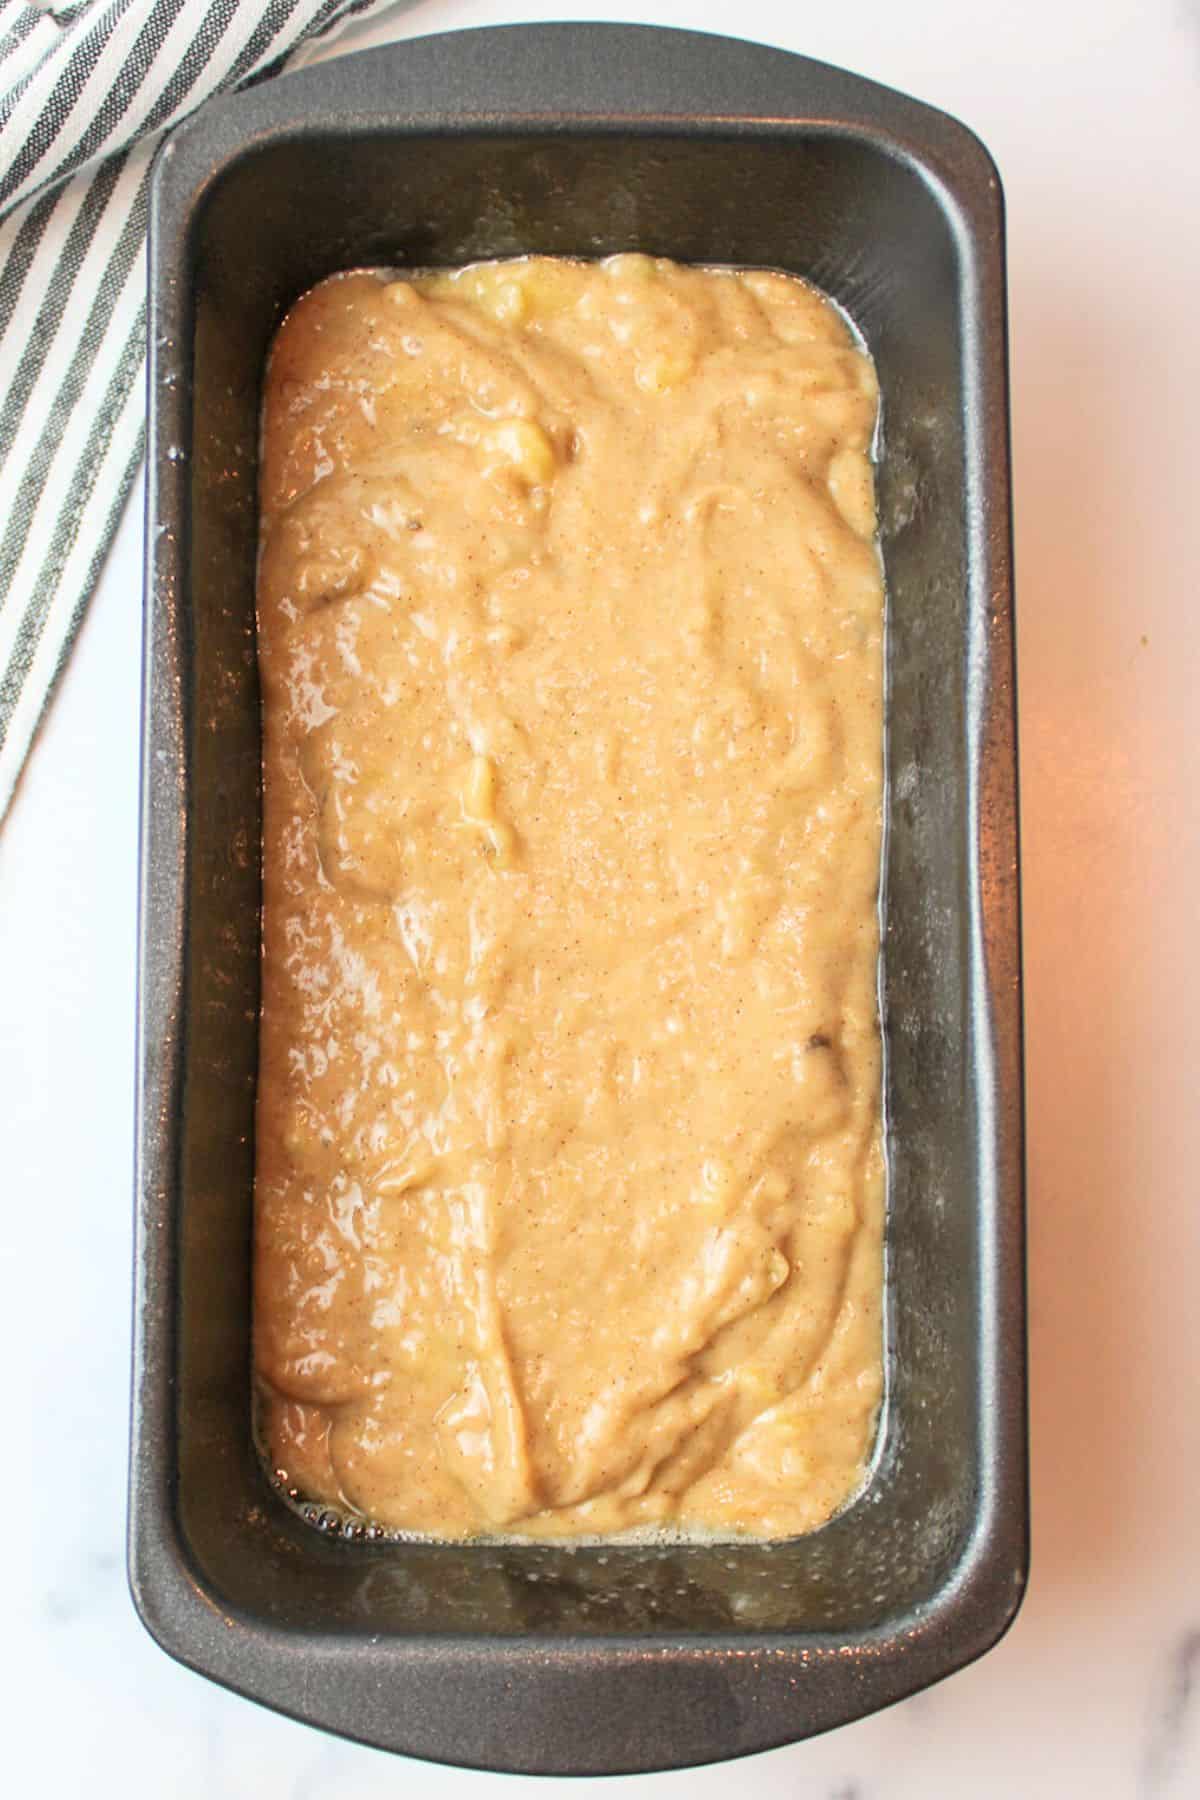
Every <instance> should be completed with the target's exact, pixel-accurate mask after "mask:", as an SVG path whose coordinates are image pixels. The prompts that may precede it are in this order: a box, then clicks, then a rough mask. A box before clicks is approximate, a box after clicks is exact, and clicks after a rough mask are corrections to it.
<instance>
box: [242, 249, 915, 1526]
mask: <svg viewBox="0 0 1200 1800" xmlns="http://www.w3.org/2000/svg"><path fill="white" fill-rule="evenodd" d="M876 412H877V390H876V383H875V377H874V373H873V369H872V366H871V363H870V361H869V359H868V358H867V357H866V356H865V355H864V354H863V353H862V351H861V350H860V349H859V348H858V347H857V346H856V344H855V342H854V340H853V339H852V337H851V335H850V333H849V331H848V330H847V327H846V325H845V324H844V322H843V320H842V319H841V317H840V316H839V315H838V313H837V312H836V311H835V309H834V308H833V307H832V306H831V305H830V304H829V303H828V302H827V301H825V300H823V299H822V298H821V297H820V296H819V295H818V294H816V293H815V292H814V291H813V290H812V289H810V288H808V287H807V286H805V285H804V284H802V283H801V282H799V281H797V280H795V279H794V278H791V277H788V276H784V275H779V274H772V273H761V272H747V271H733V270H701V269H694V268H682V267H679V266H676V265H674V264H671V263H668V262H665V261H661V260H652V259H650V258H648V257H643V256H618V257H613V258H611V259H609V260H608V261H606V262H601V263H594V264H587V263H575V262H566V261H556V260H550V259H537V258H532V259H523V260H521V261H516V262H508V263H494V264H481V265H477V266H475V267H473V268H469V269H466V270H463V271H460V272H458V273H456V274H453V275H446V274H435V275H430V276H423V277H420V278H416V279H409V280H397V279H394V278H392V277H391V276H390V275H386V274H382V273H377V272H367V273H353V274H348V275H343V276H337V277H334V278H333V279H331V280H329V281H326V282H323V283H322V284H321V285H320V286H319V287H317V288H316V289H314V290H313V291H312V292H311V293H310V294H308V295H307V296H306V297H305V298H304V299H302V300H301V301H300V302H299V303H298V305H297V306H296V307H295V308H294V309H293V310H292V312H291V313H290V315H289V316H288V318H287V320H286V321H285V323H284V325H283V327H282V329H281V330H280V333H279V335H278V338H277V340H276V342H275V345H274V349H273V352H272V356H271V360H270V365H269V371H268V379H267V389H266V401H265V414H264V436H263V468H262V490H261V498H262V554H261V566H260V579H259V657H260V665H261V671H262V681H263V694H264V765H265V766H264V776H265V826H264V856H263V886H264V921H263V1005H262V1039H261V1069H260V1083H259V1098H258V1149H257V1157H258V1176H257V1194H256V1258H255V1269H256V1310H255V1359H256V1371H257V1380H258V1388H259V1398H260V1428H261V1434H262V1439H263V1443H264V1448H265V1451H266V1455H267V1457H268V1459H269V1462H270V1465H271V1467H272V1469H273V1470H274V1471H276V1473H277V1474H278V1477H279V1479H280V1480H281V1482H283V1483H284V1485H285V1486H287V1487H289V1488H291V1489H292V1490H293V1491H298V1492H299V1493H301V1494H303V1495H304V1496H305V1497H306V1498H309V1499H315V1500H320V1501H323V1502H326V1503H328V1504H330V1505H333V1506H335V1507H338V1508H341V1509H344V1510H345V1511H346V1512H347V1513H348V1514H350V1515H353V1516H357V1517H362V1518H365V1519H370V1520H372V1521H374V1522H377V1523H379V1524H381V1525H383V1526H386V1527H388V1528H391V1529H395V1530H399V1531H403V1532H412V1533H424V1534H430V1535H433V1536H437V1537H461V1536H470V1535H474V1534H501V1535H506V1536H510V1537H545V1536H576V1537H596V1536H609V1535H613V1534H616V1533H622V1532H628V1531H631V1530H639V1531H642V1532H646V1531H648V1530H649V1531H657V1532H668V1533H674V1534H701V1535H716V1536H724V1537H730V1536H736V1535H741V1534H749V1535H755V1536H765V1537H781V1536H789V1535H792V1534H794V1533H798V1532H802V1531H806V1530H810V1529H812V1528H813V1527H815V1526H817V1525H819V1524H820V1523H822V1521H824V1520H825V1519H827V1518H828V1517H829V1515H830V1514H831V1513H833V1512H834V1511H835V1510H836V1509H837V1508H838V1507H839V1506H841V1505H842V1504H843V1503H844V1502H845V1501H847V1499H849V1498H850V1497H851V1496H852V1495H853V1494H854V1492H855V1490H856V1489H857V1488H858V1487H859V1486H860V1485H861V1483H862V1481H863V1479H864V1475H865V1469H866V1464H867V1460H868V1458H869V1456H870V1452H871V1448H872V1443H873V1435H874V1423H875V1418H876V1414H877V1410H878V1405H879V1400H880V1392H881V1381H882V1336H881V1324H880V1314H881V1286H882V1256H881V1234H882V1214H883V1194H884V1164H883V1152H882V1137H881V1117H880V1115H881V1074H880V1045H879V1031H878V1021H877V1009H876V969H877V959H878V952H879V938H878V920H877V889H878V880H879V865H880V837H881V777H882V693H883V669H882V627H883V586H882V576H881V570H880V563H879V557H878V553H877V548H876V543H875V535H874V534H875V519H874V482H873V470H872V465H871V461H870V451H871V445H872V440H873V434H874V429H875V420H876Z"/></svg>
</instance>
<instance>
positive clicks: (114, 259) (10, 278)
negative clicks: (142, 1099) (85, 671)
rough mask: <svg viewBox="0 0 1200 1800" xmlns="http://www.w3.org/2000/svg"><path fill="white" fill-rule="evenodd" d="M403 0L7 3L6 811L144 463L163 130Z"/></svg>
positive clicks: (0, 436)
mask: <svg viewBox="0 0 1200 1800" xmlns="http://www.w3.org/2000/svg"><path fill="white" fill-rule="evenodd" d="M390 4H392V0H75V4H73V5H64V6H55V5H53V4H49V5H46V4H43V5H39V6H33V5H29V4H27V0H0V818H3V816H4V813H5V811H6V809H7V806H8V803H9V801H10V799H11V798H12V793H13V789H14V787H15V785H16V781H17V777H18V775H19V774H20V771H21V767H22V765H23V763H24V761H25V758H26V756H27V754H28V751H29V747H30V745H31V743H32V742H33V737H34V733H35V732H36V730H37V727H38V723H39V721H40V720H41V718H42V715H43V713H44V712H45V709H46V705H47V702H48V700H49V698H50V695H51V693H52V691H53V688H54V684H55V682H56V681H57V679H58V676H59V674H60V673H61V671H62V667H63V664H64V662H65V661H66V658H67V655H68V653H69V651H70V648H71V643H72V640H73V639H74V636H75V633H76V631H77V630H78V627H79V623H80V620H81V618H82V616H83V612H84V608H85V607H86V606H87V602H88V598H89V596H90V594H91V591H92V588H93V587H94V585H95V583H96V579H97V577H98V575H99V572H100V568H101V565H102V563H103V560H104V554H105V551H106V550H107V548H108V545H109V543H110V541H111V539H112V535H113V532H114V531H115V529H116V525H117V520H118V519H119V517H120V514H121V509H122V507H123V505H124V503H125V499H126V496H127V495H128V492H129V487H130V483H131V482H132V480H133V477H134V474H135V472H136V470H137V466H138V463H139V461H140V459H141V454H142V442H143V431H144V422H145V394H144V390H143V368H144V354H145V352H144V336H145V294H146V275H145V238H146V212H147V181H148V175H149V169H150V160H151V158H152V156H153V154H154V148H155V145H156V143H157V141H158V139H159V138H160V137H161V135H162V133H163V131H164V130H166V129H167V128H168V127H169V126H170V125H172V124H174V123H176V121H178V120H179V119H181V118H183V117H184V116H185V115H186V114H187V113H189V112H192V111H193V110H194V109H195V108H196V107H197V106H198V105H199V104H200V102H201V101H202V100H204V99H205V98H206V97H207V96H208V95H209V94H213V93H217V92H225V91H228V90H229V89H232V88H239V87H244V86H246V85H247V84H248V83H250V82H253V81H259V80H262V79H263V78H264V77H265V76H268V75H273V74H276V73H277V72H278V71H279V70H280V69H282V68H285V67H286V66H287V63H288V59H289V56H291V55H292V53H293V52H296V51H297V50H298V47H299V46H300V45H302V44H304V43H306V42H308V41H309V40H311V39H313V38H315V37H328V36H330V35H332V34H334V33H336V32H337V31H338V30H339V29H340V28H341V27H342V26H344V25H345V24H346V23H347V22H348V21H349V20H350V19H352V18H362V17H363V16H365V15H366V14H369V13H373V12H380V11H382V10H383V8H384V7H385V6H386V5H390Z"/></svg>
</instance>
